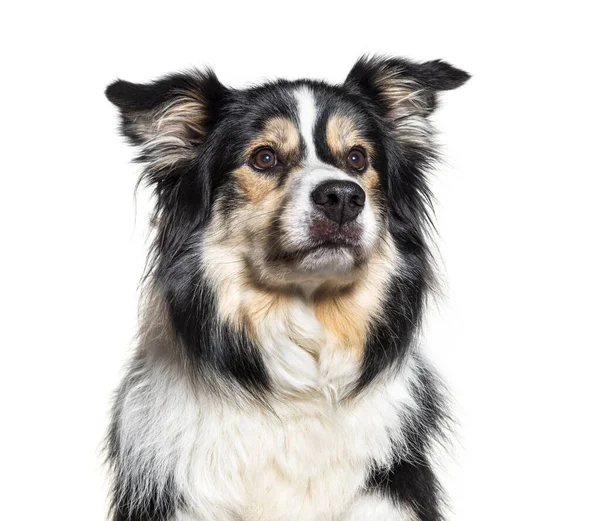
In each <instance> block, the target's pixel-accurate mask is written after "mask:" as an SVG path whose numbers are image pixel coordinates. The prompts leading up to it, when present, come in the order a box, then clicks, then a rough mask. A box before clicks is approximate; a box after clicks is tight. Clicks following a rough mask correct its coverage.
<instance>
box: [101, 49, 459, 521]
mask: <svg viewBox="0 0 600 521" xmlns="http://www.w3.org/2000/svg"><path fill="white" fill-rule="evenodd" d="M468 78H469V75H468V74H467V73H466V72H464V71H462V70H459V69H457V68H455V67H453V66H451V65H450V64H448V63H446V62H443V61H439V60H436V61H429V62H424V63H416V62H413V61H409V60H406V59H402V58H391V57H378V56H375V57H373V56H370V57H369V56H367V57H362V58H360V59H359V60H358V61H357V63H356V64H355V65H354V66H353V68H352V69H351V71H350V73H349V74H348V76H347V78H346V80H345V81H344V82H343V83H341V84H336V85H332V84H327V83H325V82H322V81H313V80H297V81H287V80H278V81H274V82H268V83H265V84H262V85H259V86H254V87H250V88H245V89H234V88H229V87H226V86H225V85H223V84H222V83H221V82H220V81H219V80H218V79H217V77H216V75H215V74H214V72H212V70H205V71H198V70H191V71H187V72H184V73H178V74H173V75H170V76H166V77H163V78H161V79H158V80H157V81H154V82H152V83H148V84H134V83H129V82H126V81H123V80H118V81H116V82H114V83H112V84H111V85H110V86H109V87H108V88H107V89H106V96H107V97H108V99H109V100H110V101H111V102H112V103H113V104H114V105H116V107H118V109H119V112H120V123H121V131H122V134H123V135H124V136H126V138H127V139H128V140H129V141H130V142H131V143H132V144H133V145H135V146H136V147H138V149H139V154H138V156H137V158H136V160H137V161H139V162H140V163H142V164H143V172H142V176H141V179H140V181H142V182H145V183H147V184H148V185H149V186H151V187H152V189H153V192H154V196H155V211H154V213H153V215H152V219H151V220H152V229H153V243H152V248H151V251H150V256H149V264H148V270H147V273H146V274H145V277H144V292H143V297H142V306H141V307H142V314H141V319H140V330H139V340H138V344H137V349H136V351H135V354H134V356H133V357H132V360H131V361H130V364H129V365H128V368H127V372H126V375H125V377H124V379H123V380H122V383H121V385H120V387H119V389H118V390H117V392H116V397H115V400H114V405H113V409H112V420H111V425H110V428H109V433H108V435H107V461H108V464H109V469H110V474H111V480H112V481H111V483H112V489H111V505H112V506H111V514H110V515H111V516H112V519H113V520H114V521H296V520H297V521H359V520H360V521H364V520H369V521H401V520H402V521H408V520H410V521H416V520H418V521H438V520H441V519H442V518H443V512H442V511H443V509H442V506H443V503H444V501H443V494H442V490H441V487H440V484H439V481H438V479H437V478H436V475H435V472H434V468H433V462H432V458H431V449H432V447H433V446H434V444H436V443H437V442H438V441H440V439H442V438H443V437H444V436H445V433H446V431H447V425H448V419H449V414H448V407H447V401H448V400H447V397H446V392H445V391H444V387H443V384H442V383H441V382H440V379H439V378H438V377H437V375H436V373H435V371H434V370H433V369H432V367H431V366H430V365H429V363H428V362H427V361H426V360H425V359H424V357H423V356H422V354H420V352H419V347H418V336H419V329H420V325H421V322H422V316H423V313H424V309H425V305H426V302H427V299H428V296H429V295H430V294H431V292H432V288H433V287H434V284H435V269H434V262H433V261H432V255H431V246H430V243H431V241H430V237H431V235H432V234H431V233H430V232H431V219H430V214H431V194H430V190H429V188H428V184H427V180H426V172H427V170H428V168H429V167H430V166H431V165H432V163H433V162H434V161H435V160H436V145H435V136H434V129H433V128H432V124H431V122H430V119H429V116H430V115H431V114H432V112H433V111H434V110H435V108H436V106H437V101H438V94H439V92H440V91H445V90H450V89H455V88H457V87H459V86H461V85H462V84H463V83H464V82H465V81H466V80H467V79H468Z"/></svg>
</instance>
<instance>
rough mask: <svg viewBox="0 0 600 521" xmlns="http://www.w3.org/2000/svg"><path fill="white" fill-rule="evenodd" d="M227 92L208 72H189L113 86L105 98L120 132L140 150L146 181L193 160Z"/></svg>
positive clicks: (115, 83)
mask: <svg viewBox="0 0 600 521" xmlns="http://www.w3.org/2000/svg"><path fill="white" fill-rule="evenodd" d="M226 93H227V89H226V88H225V87H224V86H223V85H222V84H221V83H220V82H219V80H218V79H217V77H216V76H215V74H214V73H213V72H212V71H210V70H209V71H207V72H200V71H196V70H194V71H191V72H187V73H181V74H174V75H171V76H167V77H164V78H162V79H159V80H157V81H155V82H153V83H148V84H138V83H130V82H128V81H123V80H117V81H115V82H114V83H112V84H111V85H109V86H108V87H107V89H106V97H107V98H108V99H109V100H110V101H111V102H112V103H113V104H115V105H116V106H117V107H118V108H119V110H120V113H121V131H122V132H123V134H124V135H125V136H126V137H127V138H128V139H129V140H130V141H131V143H132V144H134V145H138V146H141V147H142V152H141V153H140V155H139V156H138V158H137V160H138V161H140V162H144V163H147V172H146V174H147V176H149V177H151V178H152V177H155V176H164V175H168V174H169V173H171V172H173V171H174V170H176V169H177V168H179V167H181V166H184V165H185V164H186V163H190V162H192V161H193V160H194V158H195V157H196V152H197V148H198V146H199V145H200V144H201V143H202V142H203V140H204V139H205V137H206V135H207V133H208V132H209V130H210V128H211V126H212V125H213V124H214V121H215V119H216V115H217V112H218V110H219V107H220V106H221V104H222V102H223V99H224V97H225V95H226Z"/></svg>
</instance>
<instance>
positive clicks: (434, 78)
mask: <svg viewBox="0 0 600 521" xmlns="http://www.w3.org/2000/svg"><path fill="white" fill-rule="evenodd" d="M469 77H470V76H469V74H468V73H466V72H464V71H462V70H460V69H457V68H455V67H453V66H452V65H450V64H448V63H446V62H443V61H441V60H434V61H428V62H424V63H415V62H411V61H408V60H405V59H402V58H381V57H372V58H369V57H362V58H360V59H359V60H358V61H357V62H356V64H355V65H354V67H353V68H352V70H351V71H350V73H349V74H348V77H347V78H346V81H345V86H346V87H347V88H349V89H350V90H351V91H354V92H357V93H360V94H362V95H366V96H367V97H369V98H370V99H371V100H372V101H373V102H374V103H375V105H376V106H377V107H378V108H379V109H380V111H381V113H382V115H383V117H384V118H385V119H386V120H388V121H389V122H390V123H392V128H393V129H394V130H395V131H396V132H397V137H398V139H399V140H400V141H401V142H404V143H406V144H413V145H418V144H419V143H424V141H423V140H426V141H428V136H429V134H430V133H431V130H430V127H429V125H427V124H426V122H425V121H424V119H425V118H426V117H427V116H429V115H430V114H431V113H432V112H433V111H434V110H435V108H436V106H437V93H438V91H442V90H451V89H456V88H457V87H460V86H461V85H462V84H463V83H465V82H466V81H467V80H468V79H469Z"/></svg>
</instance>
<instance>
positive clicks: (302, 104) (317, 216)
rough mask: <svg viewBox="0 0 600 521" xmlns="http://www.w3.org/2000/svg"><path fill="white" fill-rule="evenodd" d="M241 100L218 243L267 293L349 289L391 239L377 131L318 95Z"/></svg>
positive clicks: (218, 215)
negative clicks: (335, 284) (273, 289)
mask: <svg viewBox="0 0 600 521" xmlns="http://www.w3.org/2000/svg"><path fill="white" fill-rule="evenodd" d="M239 98H240V99H237V100H235V101H233V102H232V106H231V107H230V110H231V112H232V113H234V114H235V113H239V114H243V115H242V116H240V117H239V118H238V119H237V121H235V123H234V121H232V125H233V124H235V125H237V127H238V130H237V131H236V132H235V135H233V136H231V138H230V140H231V141H235V143H236V144H235V146H234V147H231V148H230V149H229V150H228V151H227V153H228V154H230V155H229V156H228V162H229V164H230V165H231V166H229V167H228V168H227V169H226V170H227V171H226V172H224V175H223V177H222V184H221V186H220V188H219V189H218V190H217V192H216V194H215V200H214V203H213V206H212V209H211V220H210V223H209V229H210V230H211V231H212V234H213V236H214V235H217V236H218V238H217V240H219V241H223V242H225V243H227V244H228V245H231V247H232V248H234V249H235V250H236V251H237V252H239V254H241V255H242V256H243V257H244V259H245V260H246V262H247V264H248V266H249V269H250V270H251V272H252V276H253V277H254V279H256V281H259V282H260V283H261V284H266V285H269V286H283V285H293V284H297V285H300V286H302V285H307V284H315V283H318V282H320V281H331V280H332V279H336V280H339V281H347V282H349V281H350V280H351V279H352V278H353V276H354V275H353V274H354V273H356V272H357V270H359V269H360V267H361V266H362V265H363V264H364V262H365V261H366V260H367V259H368V258H369V257H370V255H371V254H372V252H373V251H374V249H375V248H376V246H377V245H378V243H379V242H380V241H381V240H382V238H383V237H384V236H385V233H386V227H387V224H386V215H387V206H386V202H385V193H384V192H383V191H382V187H381V183H380V174H379V173H378V170H380V169H381V166H380V164H381V154H382V152H381V151H380V150H378V146H377V143H378V142H379V140H378V136H377V131H376V130H375V129H376V128H377V123H376V121H374V120H373V118H372V117H371V116H370V114H369V112H367V111H365V110H361V108H362V107H361V105H360V103H359V101H358V100H353V99H352V98H351V97H349V96H347V95H344V93H343V92H341V91H339V90H338V91H336V90H335V89H331V88H327V87H325V86H322V85H320V86H314V85H311V84H279V85H269V86H266V87H263V88H260V89H257V90H255V91H252V92H251V93H246V95H244V96H240V97H239ZM244 107H251V109H250V110H244ZM227 117H229V114H228V115H227V116H225V119H227ZM221 124H223V125H226V126H227V122H226V121H223V122H221ZM227 148H229V147H227Z"/></svg>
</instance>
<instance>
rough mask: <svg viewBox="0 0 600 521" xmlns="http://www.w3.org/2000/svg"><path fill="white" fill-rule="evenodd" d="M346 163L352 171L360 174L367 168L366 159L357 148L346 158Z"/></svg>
mask: <svg viewBox="0 0 600 521" xmlns="http://www.w3.org/2000/svg"><path fill="white" fill-rule="evenodd" d="M346 163H347V164H348V167H350V168H352V170H358V171H359V172H360V171H362V170H364V169H365V167H366V166H367V157H366V156H365V153H364V152H363V151H362V150H360V149H359V148H353V149H352V150H350V153H349V154H348V157H347V158H346Z"/></svg>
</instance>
